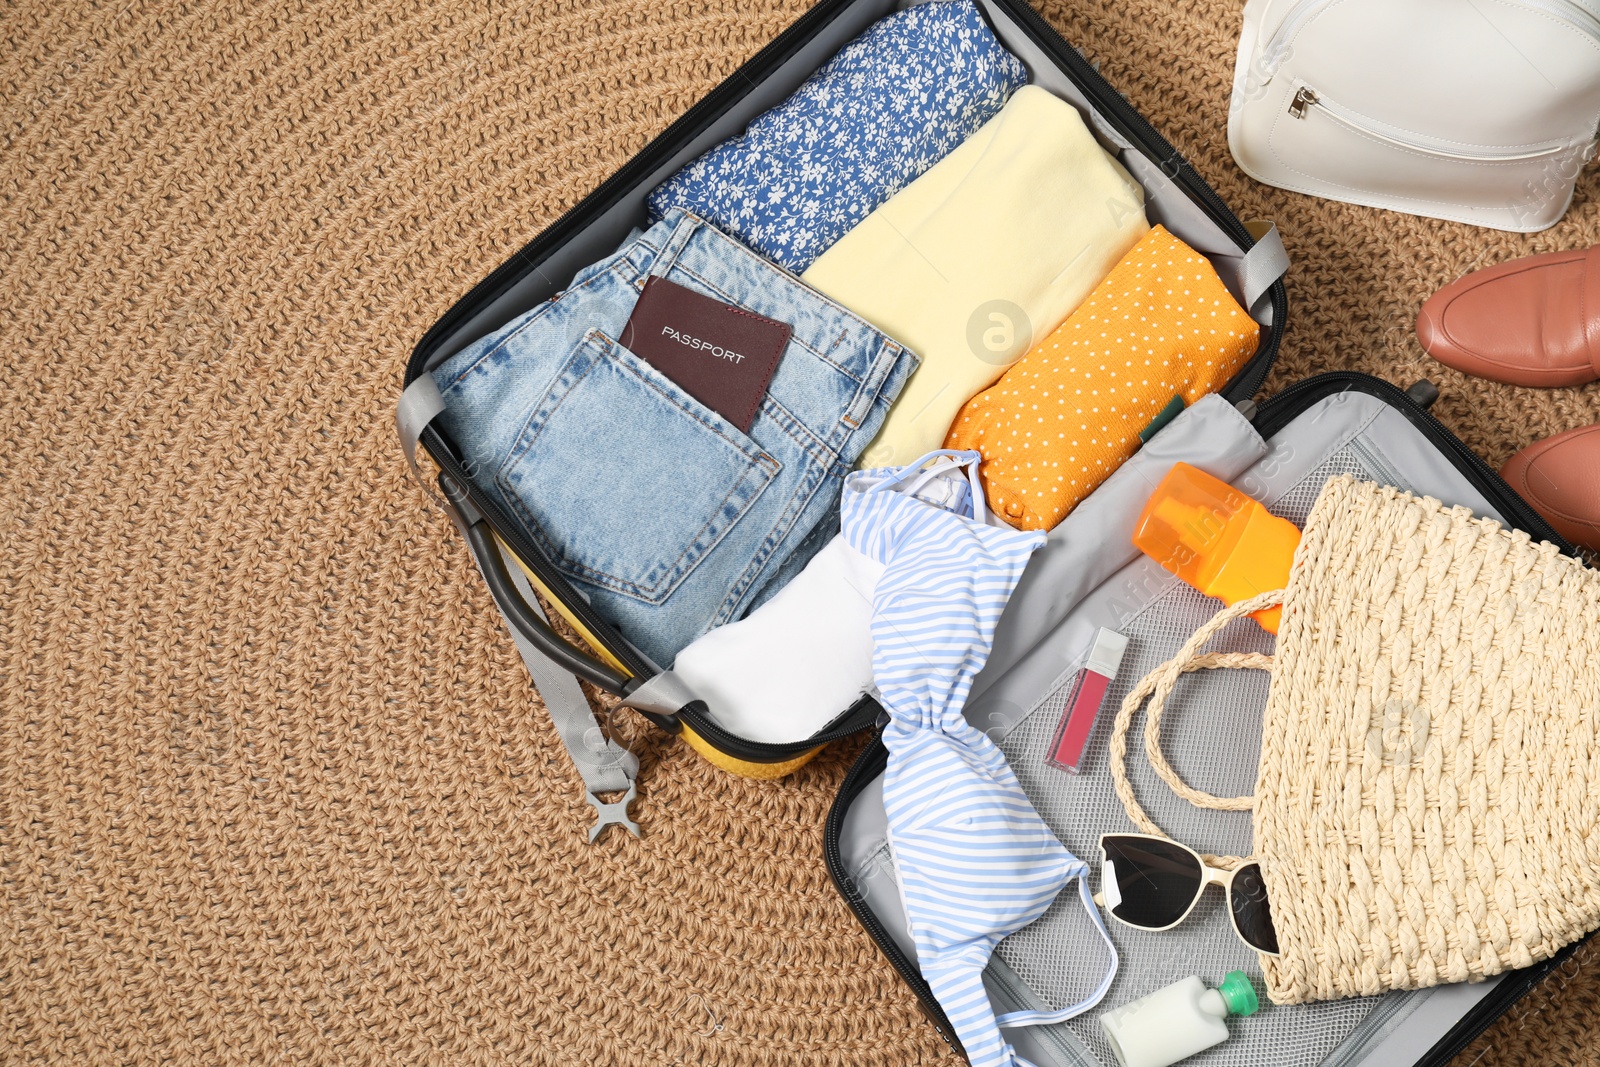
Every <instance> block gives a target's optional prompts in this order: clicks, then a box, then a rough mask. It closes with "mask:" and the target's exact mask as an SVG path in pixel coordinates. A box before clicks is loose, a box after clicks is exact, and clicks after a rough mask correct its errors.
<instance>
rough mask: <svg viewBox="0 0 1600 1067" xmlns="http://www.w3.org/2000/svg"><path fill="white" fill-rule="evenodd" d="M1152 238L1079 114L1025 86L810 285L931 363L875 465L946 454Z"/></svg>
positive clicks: (880, 445)
mask: <svg viewBox="0 0 1600 1067" xmlns="http://www.w3.org/2000/svg"><path fill="white" fill-rule="evenodd" d="M1148 230H1149V224H1148V223H1147V222H1146V221H1145V217H1144V190H1143V189H1142V188H1141V187H1140V186H1139V184H1138V182H1136V181H1134V180H1133V179H1132V178H1131V177H1130V176H1129V175H1128V173H1127V171H1125V170H1123V169H1122V166H1121V165H1120V164H1119V163H1117V161H1116V160H1114V159H1112V158H1111V156H1110V155H1108V154H1107V153H1106V151H1105V150H1104V149H1102V148H1101V147H1100V145H1099V143H1098V142H1096V141H1095V139H1094V137H1093V135H1091V134H1090V133H1089V131H1088V129H1087V128H1086V127H1085V126H1084V124H1083V119H1082V118H1081V117H1080V116H1079V114H1078V111H1077V109H1076V108H1074V107H1073V106H1072V105H1071V104H1068V103H1067V102H1065V101H1064V100H1061V99H1059V98H1057V97H1055V96H1053V95H1051V94H1050V93H1049V92H1048V91H1046V90H1044V89H1041V88H1039V87H1038V86H1033V85H1028V86H1024V87H1023V88H1021V89H1019V90H1018V91H1017V92H1016V93H1015V94H1014V95H1013V96H1012V97H1011V99H1010V100H1009V101H1008V102H1007V103H1006V106H1005V107H1004V108H1002V109H1001V110H1000V113H999V114H998V115H996V116H995V117H994V118H992V119H990V120H989V121H988V122H987V123H985V124H984V125H983V126H982V127H980V128H979V130H978V131H977V132H976V133H974V134H973V135H972V136H971V137H969V138H968V139H967V140H966V141H965V142H963V143H962V144H961V145H960V146H959V147H957V148H956V149H955V151H953V152H951V153H950V154H949V155H948V156H946V157H945V158H944V159H942V160H940V161H939V162H938V163H936V164H935V165H934V166H933V167H932V168H930V169H929V170H928V171H927V172H926V173H924V174H923V175H922V176H921V177H920V178H918V179H917V180H916V181H914V182H912V183H911V184H910V185H908V186H906V187H905V188H904V189H902V190H901V191H900V192H898V193H896V194H895V195H894V196H893V197H891V198H890V199H889V200H887V201H886V202H885V203H883V204H882V205H881V206H880V207H879V208H878V209H877V210H876V211H874V212H873V213H872V214H870V215H868V216H867V217H866V218H865V219H863V220H862V221H861V222H860V223H859V224H858V225H857V226H856V227H855V228H854V229H852V230H851V231H850V232H849V233H847V234H845V235H844V237H842V238H840V239H839V241H838V242H836V243H835V244H834V245H833V247H832V248H830V249H829V250H828V251H827V252H825V253H823V254H822V256H821V257H820V258H818V259H817V261H816V262H815V263H813V264H812V265H811V268H810V269H809V270H807V271H806V272H805V274H804V275H802V277H803V278H804V280H805V281H806V282H807V283H808V284H810V285H811V286H813V287H814V288H816V289H818V290H820V291H821V292H823V293H825V294H826V295H828V296H830V297H832V298H833V299H834V300H837V301H838V302H839V303H841V304H843V305H844V306H845V307H847V308H850V309H851V310H852V311H854V312H856V313H857V314H859V315H860V316H861V317H862V318H864V319H866V320H867V321H868V322H870V323H872V324H873V325H874V326H876V327H878V329H880V330H882V331H883V332H884V333H886V334H888V335H889V336H890V337H893V338H894V339H895V340H897V341H899V342H900V343H901V344H903V345H905V346H906V347H907V348H909V349H910V350H911V351H913V352H915V353H916V354H917V355H918V356H920V357H921V359H922V364H921V366H920V367H918V369H917V371H916V373H915V374H913V375H912V376H911V380H910V381H909V382H908V383H907V384H906V387H905V389H904V390H903V391H902V392H901V394H900V399H899V400H898V401H897V402H896V404H895V406H894V407H893V408H892V409H891V410H890V412H889V417H888V418H887V419H886V420H885V422H884V425H883V429H882V430H881V431H880V432H879V434H878V436H877V438H876V440H875V441H874V442H873V444H872V445H871V446H869V447H868V448H867V450H866V452H865V454H864V455H863V456H862V460H861V463H862V466H864V467H881V466H888V465H892V464H900V463H907V462H910V461H911V460H913V459H916V458H917V457H919V456H921V455H923V454H925V453H927V452H929V451H931V450H933V449H935V448H938V447H939V446H940V444H941V443H942V442H943V441H944V437H945V433H946V432H947V431H948V430H949V429H950V423H951V420H952V419H954V418H955V414H956V412H957V411H958V410H960V408H961V405H962V404H964V403H965V402H966V401H967V400H968V399H969V398H970V397H971V396H972V395H973V394H974V393H976V392H978V391H979V390H980V389H983V388H984V387H985V386H987V385H989V384H990V383H992V382H993V381H994V380H995V379H996V378H998V377H999V376H1000V374H1001V373H1002V372H1003V371H1004V370H1005V369H1006V367H1007V366H1009V365H1010V364H1011V363H1013V362H1014V361H1015V360H1016V359H1017V358H1018V357H1020V356H1021V355H1022V354H1023V353H1024V352H1026V351H1028V349H1029V348H1030V347H1031V346H1032V345H1033V343H1034V342H1035V341H1036V340H1038V339H1039V338H1041V337H1043V336H1044V335H1046V334H1047V333H1049V332H1050V331H1051V330H1052V329H1054V328H1055V326H1056V325H1057V324H1058V323H1060V322H1061V320H1062V319H1064V318H1066V316H1067V315H1069V314H1071V312H1072V310H1073V309H1074V308H1076V307H1077V306H1078V305H1079V304H1080V303H1082V301H1083V299H1084V297H1086V296H1088V295H1089V292H1090V291H1091V290H1092V289H1093V288H1094V287H1095V285H1096V284H1098V283H1099V281H1100V279H1102V278H1104V277H1105V276H1106V274H1107V273H1108V272H1109V271H1110V270H1111V268H1112V266H1114V265H1115V264H1116V262H1117V261H1118V260H1119V259H1121V258H1122V257H1123V256H1124V255H1125V254H1126V253H1127V252H1128V250H1129V249H1131V248H1132V247H1133V246H1134V244H1135V243H1136V242H1137V241H1138V240H1139V238H1140V237H1142V236H1143V235H1144V234H1145V233H1146V232H1147V231H1148Z"/></svg>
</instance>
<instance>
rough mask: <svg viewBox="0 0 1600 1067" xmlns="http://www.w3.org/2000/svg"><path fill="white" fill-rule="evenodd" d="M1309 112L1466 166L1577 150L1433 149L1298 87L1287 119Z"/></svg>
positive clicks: (1561, 145) (1556, 147) (1562, 147)
mask: <svg viewBox="0 0 1600 1067" xmlns="http://www.w3.org/2000/svg"><path fill="white" fill-rule="evenodd" d="M1312 111H1319V112H1321V113H1322V114H1324V115H1326V116H1328V118H1330V119H1332V120H1333V121H1334V122H1336V123H1338V124H1339V125H1341V126H1343V127H1344V128H1345V129H1347V130H1350V131H1352V132H1354V133H1357V134H1360V135H1361V136H1363V137H1370V138H1373V139H1375V140H1379V141H1383V142H1385V143H1386V144H1391V145H1394V146H1395V147H1396V148H1401V149H1404V150H1405V151H1407V152H1420V153H1422V154H1424V155H1429V156H1436V157H1438V158H1440V159H1455V160H1461V161H1462V162H1466V163H1518V162H1522V161H1524V160H1531V159H1543V158H1545V157H1546V156H1553V155H1559V154H1560V153H1562V152H1568V151H1571V150H1572V149H1574V148H1577V147H1579V146H1578V145H1575V144H1572V143H1568V142H1563V143H1559V144H1555V145H1546V146H1543V147H1540V148H1536V149H1534V150H1532V151H1526V152H1497V151H1495V150H1493V149H1485V150H1475V151H1471V152H1466V151H1462V150H1461V149H1459V148H1450V149H1446V148H1436V147H1434V146H1432V145H1428V144H1424V143H1422V141H1420V140H1416V139H1412V138H1406V137H1396V136H1394V135H1393V134H1389V133H1384V132H1383V131H1382V130H1380V129H1378V128H1377V126H1376V124H1375V123H1373V122H1372V121H1371V120H1369V119H1363V118H1361V117H1359V116H1357V115H1356V114H1355V112H1353V111H1351V110H1349V109H1348V108H1344V107H1340V106H1339V105H1338V104H1335V103H1332V102H1331V101H1329V100H1326V99H1324V98H1323V96H1322V95H1321V94H1320V93H1318V92H1317V91H1316V90H1315V89H1313V88H1312V87H1311V86H1309V85H1304V84H1300V85H1298V86H1297V88H1296V89H1295V94H1294V99H1292V100H1290V101H1289V116H1290V117H1291V118H1295V119H1299V120H1300V121H1302V122H1303V121H1305V118H1306V115H1307V114H1308V113H1310V112H1312Z"/></svg>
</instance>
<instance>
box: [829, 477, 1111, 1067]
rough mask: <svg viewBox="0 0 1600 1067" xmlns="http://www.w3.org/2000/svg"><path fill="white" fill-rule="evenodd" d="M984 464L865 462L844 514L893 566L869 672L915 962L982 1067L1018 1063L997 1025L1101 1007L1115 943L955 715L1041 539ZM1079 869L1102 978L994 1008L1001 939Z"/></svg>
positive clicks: (992, 757)
mask: <svg viewBox="0 0 1600 1067" xmlns="http://www.w3.org/2000/svg"><path fill="white" fill-rule="evenodd" d="M979 459H980V457H979V454H978V453H977V452H954V451H948V450H943V449H941V450H939V451H937V452H931V453H929V454H928V455H927V456H924V457H923V458H922V459H920V460H918V461H917V462H915V463H911V464H908V465H907V466H905V467H900V468H889V469H884V470H870V471H858V472H856V473H854V474H852V475H850V476H849V477H848V478H846V479H845V484H844V497H843V503H842V514H841V521H842V524H843V532H844V536H845V539H846V540H847V541H848V542H849V544H850V545H851V546H852V547H854V548H855V549H856V550H857V551H859V552H861V553H863V554H865V555H867V556H870V557H872V558H873V559H875V560H877V561H878V562H880V563H882V564H883V565H884V571H883V576H882V578H881V579H879V581H878V585H877V590H876V592H875V594H874V597H873V611H872V639H873V654H872V670H873V680H874V682H875V683H876V685H877V687H878V690H879V693H880V694H881V698H882V701H883V705H884V708H885V709H886V710H887V711H888V713H889V717H890V721H889V723H888V725H887V726H886V727H885V729H884V733H883V743H884V746H885V747H886V748H887V749H888V750H889V762H888V767H887V769H886V770H885V772H884V782H883V801H884V808H885V810H886V811H887V813H888V823H889V847H890V850H891V851H892V852H893V854H894V862H895V871H896V875H897V876H898V878H899V882H900V888H901V894H902V898H903V900H904V902H905V908H906V916H907V919H908V922H909V925H910V928H911V936H912V940H913V941H914V942H915V944H916V949H917V963H918V966H919V967H920V969H921V971H922V975H923V977H924V978H925V979H927V982H928V985H929V987H930V988H931V989H932V990H933V994H934V996H935V997H936V998H938V1001H939V1004H940V1006H941V1007H943V1008H944V1011H945V1014H946V1015H947V1016H949V1019H950V1023H951V1026H952V1027H953V1028H954V1029H955V1031H956V1035H957V1037H959V1038H960V1040H961V1044H962V1046H963V1047H964V1048H965V1050H966V1053H967V1057H968V1059H969V1060H970V1061H971V1063H972V1067H1012V1065H1016V1064H1020V1063H1022V1062H1023V1061H1022V1060H1020V1059H1019V1058H1018V1056H1017V1054H1016V1052H1015V1050H1013V1049H1012V1047H1011V1045H1010V1043H1009V1042H1007V1041H1006V1040H1005V1039H1004V1038H1003V1037H1002V1036H1001V1034H1000V1029H999V1028H1000V1027H1001V1026H1038V1025H1043V1024H1048V1023H1058V1022H1062V1021H1064V1020H1066V1019H1069V1018H1071V1017H1072V1016H1074V1015H1077V1014H1078V1013H1080V1012H1083V1011H1087V1010H1088V1009H1089V1008H1092V1007H1093V1006H1094V1005H1096V1004H1097V1003H1099V1002H1100V998H1102V997H1103V996H1105V993H1106V990H1107V989H1109V988H1110V986H1111V979H1112V976H1113V975H1114V974H1115V973H1116V968H1117V953H1116V948H1115V946H1113V945H1112V943H1111V938H1110V935H1109V934H1108V933H1107V932H1106V927H1105V921H1104V920H1103V919H1102V918H1101V916H1100V911H1099V909H1098V908H1097V907H1096V906H1095V904H1094V901H1093V898H1092V897H1091V895H1090V891H1089V886H1088V882H1087V878H1086V877H1085V875H1086V874H1087V865H1086V864H1085V863H1084V862H1083V861H1082V860H1079V859H1078V858H1077V857H1075V856H1073V855H1072V854H1071V853H1070V852H1068V851H1067V850H1066V848H1065V847H1064V846H1063V845H1062V844H1061V842H1060V841H1058V840H1057V839H1056V837H1055V835H1054V834H1053V833H1051V832H1050V828H1049V827H1047V826H1046V825H1045V824H1044V820H1042V819H1041V818H1040V817H1039V813H1038V812H1037V811H1035V810H1034V807H1033V804H1032V803H1031V802H1030V801H1029V800H1028V797H1027V794H1025V793H1024V792H1023V791H1022V786H1021V785H1019V784H1018V782H1017V778H1016V775H1015V774H1013V773H1012V771H1011V767H1010V765H1009V764H1008V763H1007V762H1006V758H1005V755H1004V754H1003V753H1001V751H1000V749H999V748H998V747H996V745H995V743H994V742H993V741H992V740H990V738H989V737H988V736H987V735H986V734H984V733H983V732H982V731H980V730H978V729H977V728H976V727H974V726H973V725H972V724H971V723H969V722H967V720H966V719H965V718H964V717H963V716H962V714H961V709H962V706H963V705H964V704H965V703H966V698H967V692H968V690H969V689H970V688H971V687H972V680H973V678H974V677H975V676H976V675H977V673H978V671H979V670H980V669H982V667H983V664H984V662H985V661H986V660H987V659H988V657H989V648H990V646H991V645H992V643H993V641H994V630H995V624H996V623H997V622H998V621H999V618H1000V612H1001V610H1002V609H1003V608H1004V607H1005V604H1006V600H1007V598H1008V597H1010V595H1011V590H1012V588H1013V587H1014V586H1015V585H1016V584H1017V579H1018V578H1020V577H1021V576H1022V571H1023V568H1024V567H1025V566H1027V563H1028V559H1029V557H1030V556H1032V555H1033V553H1034V552H1035V551H1036V550H1037V549H1038V548H1039V547H1040V546H1041V545H1043V544H1044V541H1045V535H1044V534H1043V533H1040V532H1037V531H1023V530H1014V529H1012V528H1010V527H1009V526H1005V525H1003V524H1001V523H999V522H998V521H996V520H994V519H993V518H992V517H991V516H990V515H989V513H988V511H987V507H986V505H985V503H984V493H983V487H982V486H981V485H980V484H979V482H978V475H977V470H978V461H979ZM930 501H939V502H940V503H931V502H930ZM940 504H943V506H940ZM1074 879H1076V880H1077V882H1078V888H1079V893H1080V896H1081V897H1082V901H1083V906H1084V907H1085V909H1087V911H1088V913H1089V915H1090V916H1091V917H1092V918H1093V920H1094V925H1095V928H1096V929H1098V930H1099V932H1100V936H1101V937H1103V938H1104V939H1105V943H1106V947H1107V951H1108V954H1109V959H1110V964H1109V969H1108V971H1107V973H1106V975H1105V977H1104V979H1103V980H1102V981H1101V982H1100V984H1099V986H1098V988H1096V989H1095V990H1094V992H1093V993H1091V994H1090V995H1089V996H1088V997H1087V998H1085V999H1084V1000H1082V1001H1080V1002H1079V1003H1077V1004H1072V1005H1069V1006H1067V1007H1065V1008H1062V1009H1061V1010H1059V1011H1018V1012H1011V1013H1009V1014H1006V1015H1002V1016H999V1017H998V1018H996V1016H995V1013H994V1009H993V1008H992V1007H991V1006H990V1003H989V997H988V994H987V993H986V992H985V990H984V987H983V970H984V967H985V966H987V964H988V962H989V958H990V956H991V955H993V953H994V949H995V946H996V945H998V944H999V943H1000V941H1001V940H1002V939H1003V938H1005V937H1006V936H1007V935H1009V934H1011V933H1014V932H1015V931H1017V930H1020V929H1022V928H1023V927H1024V926H1027V925H1028V924H1029V923H1031V922H1033V921H1034V920H1035V919H1037V918H1039V916H1041V915H1043V914H1044V912H1045V909H1047V908H1048V907H1049V906H1050V903H1051V902H1052V901H1053V900H1054V899H1055V897H1056V894H1057V893H1058V892H1060V890H1061V889H1062V888H1063V887H1064V886H1065V885H1066V884H1067V883H1068V882H1069V881H1072V880H1074Z"/></svg>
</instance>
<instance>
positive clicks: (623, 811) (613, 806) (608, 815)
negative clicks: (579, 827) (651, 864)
mask: <svg viewBox="0 0 1600 1067" xmlns="http://www.w3.org/2000/svg"><path fill="white" fill-rule="evenodd" d="M583 795H584V798H585V799H587V800H588V801H589V804H590V806H592V807H593V808H594V811H595V820H594V825H593V826H591V827H589V843H590V844H591V845H592V844H594V843H595V841H596V840H597V839H598V838H599V837H600V835H601V834H602V833H604V832H605V829H606V827H608V826H613V825H615V826H621V827H623V828H624V829H626V830H627V831H628V832H629V833H630V834H632V835H633V836H634V837H639V836H640V834H639V824H638V823H636V822H634V821H633V820H632V819H630V818H629V817H628V805H629V804H632V803H633V801H634V798H636V797H637V796H638V795H639V787H638V786H637V785H635V784H634V783H633V782H629V783H628V791H627V792H626V793H624V794H623V795H622V799H621V800H613V801H611V802H610V803H609V804H608V803H606V802H605V801H604V800H601V799H600V798H599V797H598V796H597V795H595V794H594V793H591V792H589V791H588V790H587V789H585V790H584V791H583Z"/></svg>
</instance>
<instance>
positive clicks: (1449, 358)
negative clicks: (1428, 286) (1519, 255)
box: [1417, 245, 1600, 386]
mask: <svg viewBox="0 0 1600 1067" xmlns="http://www.w3.org/2000/svg"><path fill="white" fill-rule="evenodd" d="M1417 338H1418V339H1419V340H1421V342H1422V347H1423V348H1425V349H1427V351H1428V354H1429V355H1431V356H1432V357H1433V358H1434V359H1436V360H1438V361H1439V362H1440V363H1444V364H1447V365H1448V366H1451V367H1454V368H1456V369H1457V370H1459V371H1464V372H1465V373H1467V374H1472V375H1476V376H1477V377H1479V378H1488V379H1490V380H1492V381H1497V382H1505V383H1507V384H1508V385H1537V386H1565V385H1582V384H1583V383H1585V382H1592V381H1594V380H1595V379H1596V378H1600V245H1597V246H1596V247H1594V248H1590V249H1583V250H1579V251H1575V252H1548V253H1545V254H1544V255H1541V256H1528V257H1526V258H1525V259H1513V260H1511V261H1510V262H1509V263H1501V264H1500V265H1499V266H1495V267H1487V268H1485V269H1484V270H1478V271H1473V272H1472V273H1471V274H1467V275H1464V276H1462V277H1460V278H1457V279H1456V280H1455V281H1453V282H1451V283H1450V284H1449V285H1447V286H1445V287H1444V288H1443V289H1440V290H1439V291H1438V292H1437V293H1434V294H1433V295H1432V296H1431V297H1429V298H1428V302H1427V303H1425V304H1423V305H1422V312H1421V314H1419V315H1418V316H1417Z"/></svg>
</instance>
